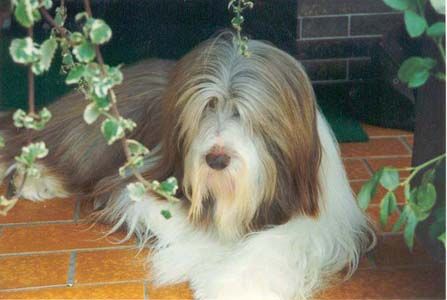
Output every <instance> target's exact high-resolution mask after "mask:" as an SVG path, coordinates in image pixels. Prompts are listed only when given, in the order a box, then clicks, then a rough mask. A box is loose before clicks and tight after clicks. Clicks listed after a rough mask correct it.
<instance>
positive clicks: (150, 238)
mask: <svg viewBox="0 0 447 300" xmlns="http://www.w3.org/2000/svg"><path fill="white" fill-rule="evenodd" d="M248 48H249V51H250V56H249V57H244V56H242V55H240V53H239V51H238V46H237V43H236V42H235V38H234V35H233V34H232V33H223V34H220V35H219V36H218V37H216V38H213V39H210V40H208V41H206V42H203V43H202V44H200V45H199V46H198V47H197V48H195V49H193V50H192V51H191V52H190V53H188V54H187V55H185V56H184V57H183V58H182V59H180V60H179V61H178V62H171V61H162V60H149V61H144V62H141V63H139V64H136V65H134V66H130V67H128V68H126V69H125V70H124V74H125V81H124V83H123V84H122V85H120V86H118V87H116V89H115V92H116V94H117V97H118V99H119V101H118V104H119V110H120V112H121V113H122V115H123V116H124V117H126V118H131V119H132V120H134V121H135V122H136V123H137V124H138V127H137V128H136V129H135V130H134V131H133V132H132V133H131V134H130V136H129V138H132V139H136V140H138V141H140V142H142V143H143V144H144V145H145V146H146V147H148V148H150V149H152V151H151V153H150V155H148V157H147V158H146V159H145V164H144V167H143V168H142V169H141V172H142V174H143V176H144V178H145V179H147V180H159V181H162V180H165V179H166V178H168V177H170V176H175V177H176V178H177V179H178V180H179V182H180V187H179V190H178V192H177V194H176V196H177V197H178V198H179V199H181V201H180V202H179V203H169V202H168V201H166V200H164V199H161V198H160V197H158V196H156V195H154V194H151V193H148V194H147V195H146V196H145V197H144V199H143V200H142V201H132V200H131V199H130V198H129V196H128V194H127V191H126V184H128V183H129V182H133V181H135V179H134V178H133V177H131V176H128V177H127V178H122V177H120V176H119V175H118V174H117V173H118V172H117V169H118V168H119V167H120V166H122V165H123V164H124V163H125V157H124V155H123V152H122V149H121V148H120V147H121V146H120V145H119V143H114V144H113V145H112V146H107V145H106V142H105V141H104V139H103V137H102V136H101V133H100V130H99V126H100V122H96V123H95V124H94V125H92V126H88V125H86V124H85V123H84V122H83V120H82V117H81V116H82V111H83V108H84V106H85V104H84V102H83V101H82V99H81V98H82V96H81V95H80V94H78V93H72V94H70V95H68V96H65V97H63V98H62V99H60V101H58V102H56V103H54V104H52V105H51V106H50V110H51V111H52V112H53V115H54V119H53V120H52V121H51V122H50V123H49V124H48V126H47V128H46V129H45V130H43V131H41V132H33V133H31V134H32V136H31V138H32V139H33V140H43V141H45V142H46V144H47V146H48V147H49V149H50V153H49V155H48V157H46V158H45V159H43V160H41V161H40V162H39V164H38V166H39V168H40V170H41V173H42V175H43V176H41V177H40V178H38V179H33V178H29V179H27V180H26V182H25V185H24V188H23V196H24V197H25V198H28V199H31V200H35V201H38V200H43V199H49V198H54V197H68V196H73V195H78V196H84V197H86V198H87V197H93V198H95V199H96V200H95V207H96V208H97V209H98V212H97V213H96V215H97V216H98V217H99V218H100V220H102V221H104V222H108V223H111V224H114V226H113V228H112V231H114V230H117V229H119V228H121V227H123V226H125V227H126V228H127V231H128V236H127V237H130V236H132V235H136V236H137V237H138V238H139V240H140V241H141V242H142V244H144V243H145V242H150V243H151V247H152V249H153V251H152V254H151V255H150V257H149V264H150V265H151V270H152V273H153V280H154V283H155V284H158V285H165V284H174V283H179V282H183V281H189V283H190V286H191V288H192V290H193V293H194V297H195V298H196V299H231V300H233V299H244V300H247V299H253V300H259V299H269V300H270V299H284V300H290V299H306V298H309V297H311V296H312V295H313V294H315V293H316V292H317V291H319V290H321V289H322V288H324V287H325V286H327V285H328V284H330V283H331V282H333V281H334V280H337V279H340V278H341V275H340V274H342V275H343V274H344V275H345V276H346V277H349V276H350V275H351V274H352V273H353V272H354V270H355V269H356V267H357V265H358V262H359V257H360V256H361V255H362V253H364V252H365V251H366V250H367V249H368V247H370V245H371V244H373V243H374V233H373V231H372V230H371V227H370V224H369V221H368V219H367V218H366V217H365V215H364V214H363V213H362V212H361V210H360V209H359V208H358V207H357V205H356V202H355V199H354V196H353V194H352V191H351V189H350V186H349V183H348V180H347V177H346V174H345V170H344V168H343V164H342V161H341V158H340V154H339V150H338V147H337V143H336V141H335V139H334V137H333V135H332V132H331V130H330V127H329V126H328V124H327V122H326V121H325V119H324V117H323V115H322V114H321V113H320V112H319V110H318V106H317V104H316V100H315V95H314V91H313V88H312V85H311V82H310V80H309V78H308V77H307V75H306V72H305V70H304V69H303V67H302V66H301V64H300V63H299V62H298V61H297V60H296V59H294V58H293V57H292V56H290V55H289V54H287V53H285V52H283V51H282V50H280V49H278V48H276V47H274V46H272V45H270V44H268V43H265V42H261V41H257V40H250V41H249V42H248ZM1 124H2V125H1V126H2V128H1V130H2V133H3V135H5V136H6V143H7V148H6V150H5V151H3V152H2V154H1V158H0V159H1V160H0V161H1V164H2V166H3V169H6V168H7V167H8V166H9V165H11V164H12V163H13V157H14V155H16V152H17V149H20V147H21V146H22V145H25V144H26V136H25V134H23V133H20V132H18V131H17V130H16V129H14V127H13V126H12V124H10V121H8V122H6V119H4V120H2V122H1ZM92 127H93V128H92ZM16 177H17V180H19V179H20V176H16ZM166 209H167V210H169V211H170V212H171V214H172V217H171V218H169V219H166V218H165V217H163V216H162V214H161V213H160V212H161V211H162V210H166ZM11 213H13V211H12V212H11ZM154 237H155V239H154Z"/></svg>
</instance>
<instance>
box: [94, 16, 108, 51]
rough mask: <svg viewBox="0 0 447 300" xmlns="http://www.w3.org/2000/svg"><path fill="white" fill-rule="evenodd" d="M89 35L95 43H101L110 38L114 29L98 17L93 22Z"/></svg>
mask: <svg viewBox="0 0 447 300" xmlns="http://www.w3.org/2000/svg"><path fill="white" fill-rule="evenodd" d="M89 36H90V40H91V41H92V43H93V44H96V45H101V44H104V43H106V42H108V41H109V40H110V38H111V37H112V29H110V27H109V25H107V23H106V22H104V21H103V20H100V19H96V20H94V21H93V23H92V24H91V28H90V33H89Z"/></svg>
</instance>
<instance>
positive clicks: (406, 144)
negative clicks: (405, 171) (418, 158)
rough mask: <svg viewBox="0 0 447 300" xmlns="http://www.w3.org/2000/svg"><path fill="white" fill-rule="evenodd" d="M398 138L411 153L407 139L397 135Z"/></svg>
mask: <svg viewBox="0 0 447 300" xmlns="http://www.w3.org/2000/svg"><path fill="white" fill-rule="evenodd" d="M398 139H399V140H400V142H401V143H402V144H404V147H405V148H407V150H408V151H410V153H413V149H412V147H411V146H410V145H409V144H408V142H407V139H405V137H404V136H399V137H398Z"/></svg>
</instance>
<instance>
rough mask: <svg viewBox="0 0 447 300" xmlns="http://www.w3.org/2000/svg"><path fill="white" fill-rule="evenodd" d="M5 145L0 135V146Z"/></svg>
mask: <svg viewBox="0 0 447 300" xmlns="http://www.w3.org/2000/svg"><path fill="white" fill-rule="evenodd" d="M3 147H5V139H4V138H3V137H2V136H1V135H0V148H3Z"/></svg>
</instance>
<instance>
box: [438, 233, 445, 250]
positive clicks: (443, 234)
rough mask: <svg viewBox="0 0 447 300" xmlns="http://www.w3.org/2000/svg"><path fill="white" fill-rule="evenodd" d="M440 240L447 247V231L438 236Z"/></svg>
mask: <svg viewBox="0 0 447 300" xmlns="http://www.w3.org/2000/svg"><path fill="white" fill-rule="evenodd" d="M438 240H439V241H441V242H442V243H443V244H444V247H445V232H444V233H442V234H441V235H440V236H438Z"/></svg>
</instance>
